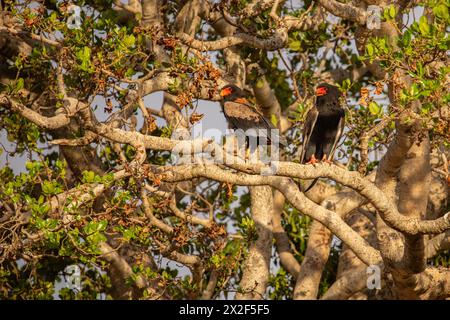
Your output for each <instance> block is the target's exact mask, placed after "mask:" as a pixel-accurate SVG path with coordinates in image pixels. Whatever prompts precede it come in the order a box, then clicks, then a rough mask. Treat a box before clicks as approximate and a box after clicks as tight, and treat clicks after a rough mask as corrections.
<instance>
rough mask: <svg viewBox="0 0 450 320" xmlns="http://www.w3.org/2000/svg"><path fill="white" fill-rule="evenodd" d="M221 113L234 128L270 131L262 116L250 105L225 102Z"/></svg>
mask: <svg viewBox="0 0 450 320" xmlns="http://www.w3.org/2000/svg"><path fill="white" fill-rule="evenodd" d="M223 113H224V114H225V117H226V118H227V119H228V121H230V123H231V124H232V125H233V126H234V127H235V128H239V129H242V130H247V129H250V128H261V129H262V128H264V129H270V127H269V126H268V122H267V121H266V120H265V119H264V116H263V115H262V114H261V113H260V112H259V111H258V110H257V109H256V107H254V106H252V105H251V104H244V103H241V102H233V101H227V102H225V103H224V105H223Z"/></svg>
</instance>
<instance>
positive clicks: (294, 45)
mask: <svg viewBox="0 0 450 320" xmlns="http://www.w3.org/2000/svg"><path fill="white" fill-rule="evenodd" d="M289 49H290V50H291V51H300V50H301V49H302V43H301V42H300V41H299V40H294V41H291V42H289Z"/></svg>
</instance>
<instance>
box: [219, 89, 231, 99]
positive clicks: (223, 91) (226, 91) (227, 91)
mask: <svg viewBox="0 0 450 320" xmlns="http://www.w3.org/2000/svg"><path fill="white" fill-rule="evenodd" d="M232 93H233V88H231V87H225V88H223V89H222V91H220V96H221V97H226V96H229V95H230V94H232Z"/></svg>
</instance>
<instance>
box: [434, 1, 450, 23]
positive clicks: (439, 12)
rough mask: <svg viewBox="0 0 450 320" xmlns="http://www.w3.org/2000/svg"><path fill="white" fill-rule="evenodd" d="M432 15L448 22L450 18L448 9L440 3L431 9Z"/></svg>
mask: <svg viewBox="0 0 450 320" xmlns="http://www.w3.org/2000/svg"><path fill="white" fill-rule="evenodd" d="M433 13H434V14H435V15H436V17H438V18H441V19H445V20H448V19H449V18H450V15H449V13H448V8H447V6H446V5H445V4H443V3H441V4H439V5H437V6H436V7H434V8H433Z"/></svg>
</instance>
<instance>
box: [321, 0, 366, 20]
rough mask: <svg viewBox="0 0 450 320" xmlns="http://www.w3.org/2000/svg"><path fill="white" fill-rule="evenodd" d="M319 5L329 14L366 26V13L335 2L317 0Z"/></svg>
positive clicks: (334, 0)
mask: <svg viewBox="0 0 450 320" xmlns="http://www.w3.org/2000/svg"><path fill="white" fill-rule="evenodd" d="M318 2H319V3H320V5H321V6H322V7H324V8H325V9H326V10H327V11H328V12H330V13H331V14H333V15H335V16H337V17H341V18H343V19H346V20H350V21H354V22H357V23H359V24H362V25H364V24H366V22H367V12H366V11H364V10H363V9H361V8H357V7H355V6H353V5H351V4H348V3H341V2H338V1H336V0H318Z"/></svg>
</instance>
